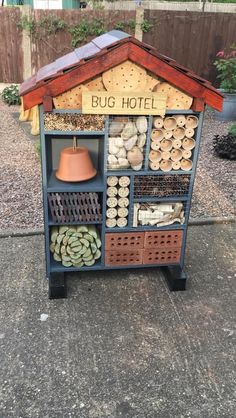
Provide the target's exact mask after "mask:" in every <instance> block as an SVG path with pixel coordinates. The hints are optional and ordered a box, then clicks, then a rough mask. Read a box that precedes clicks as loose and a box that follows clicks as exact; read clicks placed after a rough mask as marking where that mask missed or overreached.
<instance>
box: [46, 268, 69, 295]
mask: <svg viewBox="0 0 236 418" xmlns="http://www.w3.org/2000/svg"><path fill="white" fill-rule="evenodd" d="M48 286H49V289H48V296H49V299H61V298H66V297H67V288H66V279H65V274H64V273H51V274H50V276H49V281H48Z"/></svg>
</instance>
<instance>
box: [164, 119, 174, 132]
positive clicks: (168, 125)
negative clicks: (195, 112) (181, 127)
mask: <svg viewBox="0 0 236 418" xmlns="http://www.w3.org/2000/svg"><path fill="white" fill-rule="evenodd" d="M163 125H164V128H165V129H166V130H167V131H173V129H175V128H176V126H177V122H176V120H175V118H172V117H169V118H165V119H164V124H163Z"/></svg>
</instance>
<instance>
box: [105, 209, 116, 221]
mask: <svg viewBox="0 0 236 418" xmlns="http://www.w3.org/2000/svg"><path fill="white" fill-rule="evenodd" d="M106 215H107V218H109V219H110V218H115V217H116V216H117V210H116V208H109V209H107V211H106Z"/></svg>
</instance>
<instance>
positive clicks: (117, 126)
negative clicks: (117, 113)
mask: <svg viewBox="0 0 236 418" xmlns="http://www.w3.org/2000/svg"><path fill="white" fill-rule="evenodd" d="M123 128H124V123H122V122H119V121H116V120H113V121H112V122H111V124H110V126H109V135H111V136H118V135H119V134H120V133H121V131H122V129H123Z"/></svg>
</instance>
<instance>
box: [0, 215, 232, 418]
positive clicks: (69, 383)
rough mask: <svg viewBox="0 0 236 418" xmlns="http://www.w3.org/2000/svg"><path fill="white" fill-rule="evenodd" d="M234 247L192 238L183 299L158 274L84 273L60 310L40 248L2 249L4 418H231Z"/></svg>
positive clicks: (16, 245) (223, 230)
mask: <svg viewBox="0 0 236 418" xmlns="http://www.w3.org/2000/svg"><path fill="white" fill-rule="evenodd" d="M235 237H236V234H235V224H233V223H232V224H229V225H209V226H204V227H202V226H200V227H196V226H194V227H190V228H189V238H188V251H187V257H186V272H187V274H188V276H189V277H188V284H187V291H186V292H177V293H170V292H169V290H168V288H167V286H166V283H165V280H164V278H163V276H162V274H161V272H160V271H159V270H158V269H148V270H144V269H143V270H135V271H134V270H132V271H129V270H126V271H119V272H115V271H112V272H97V273H95V272H84V273H81V274H80V276H77V275H74V274H73V275H70V276H69V278H68V290H69V291H68V299H61V300H48V298H47V282H46V280H45V279H44V278H43V277H44V256H43V237H42V236H33V237H25V238H23V237H14V238H4V239H1V240H0V257H1V258H0V259H1V288H0V300H1V313H0V345H1V366H0V368H1V374H2V378H1V383H2V389H1V390H0V405H1V406H0V417H1V418H12V417H14V418H69V417H72V418H99V417H101V418H106V417H109V418H119V417H121V418H186V417H193V418H224V417H225V418H233V417H235V410H236V397H235V380H236V379H235V339H236V338H235V336H236V327H235V299H234V298H235V279H236V269H235V260H236V248H235V247H236V246H235V241H236V238H235ZM42 314H45V315H44V316H42ZM47 315H48V316H47Z"/></svg>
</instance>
